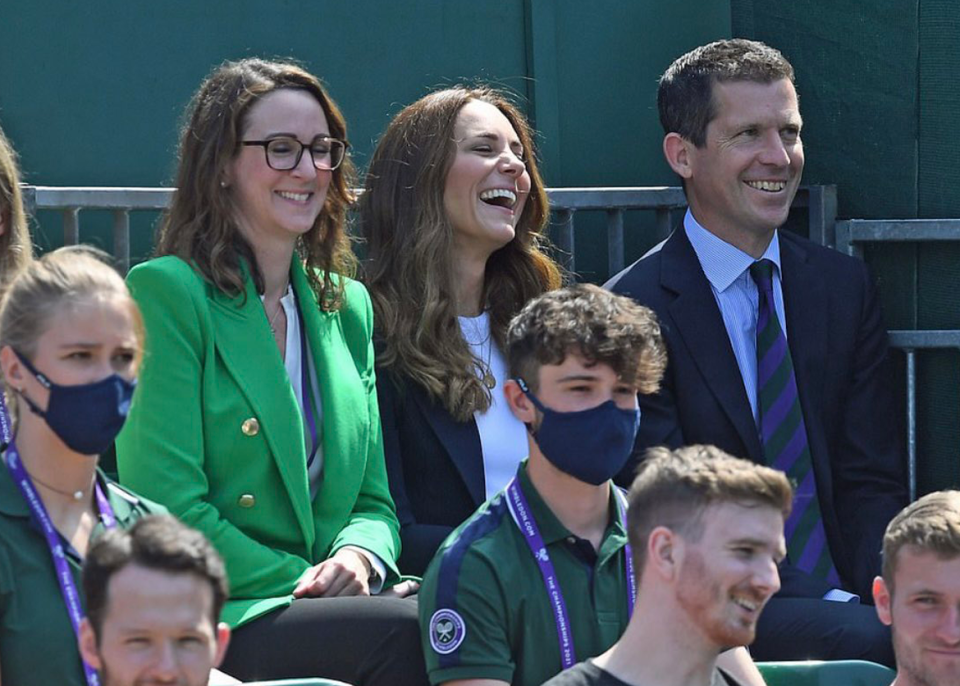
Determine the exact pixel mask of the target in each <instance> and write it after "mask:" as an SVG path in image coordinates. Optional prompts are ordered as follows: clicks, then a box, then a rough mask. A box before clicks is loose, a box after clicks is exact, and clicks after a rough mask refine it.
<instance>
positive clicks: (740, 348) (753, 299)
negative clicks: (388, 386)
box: [683, 210, 787, 425]
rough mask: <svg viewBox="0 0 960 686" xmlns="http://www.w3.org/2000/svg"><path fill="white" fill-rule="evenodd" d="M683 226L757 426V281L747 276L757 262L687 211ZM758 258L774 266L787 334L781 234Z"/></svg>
mask: <svg viewBox="0 0 960 686" xmlns="http://www.w3.org/2000/svg"><path fill="white" fill-rule="evenodd" d="M683 228H684V230H685V231H686V232H687V238H689V239H690V245H692V246H693V251H694V252H695V253H696V254H697V259H698V260H700V267H701V268H702V269H703V273H704V275H706V277H707V281H709V282H710V290H711V291H713V297H714V299H716V301H717V307H719V308H720V314H721V315H722V316H723V324H724V326H726V327H727V337H728V338H729V339H730V345H731V347H732V348H733V356H734V357H735V358H737V365H738V366H739V367H740V377H741V378H742V379H743V388H744V390H745V391H746V392H747V400H749V401H750V409H751V410H753V419H754V422H755V423H757V424H758V425H759V417H760V415H759V408H758V407H757V311H758V308H759V301H760V294H759V291H758V290H757V284H756V283H754V281H753V279H752V278H751V277H750V265H751V264H753V263H754V262H756V261H757V260H754V259H753V258H752V257H751V256H750V255H748V254H747V253H745V252H743V251H742V250H741V249H740V248H737V247H736V246H733V245H731V244H730V243H727V242H726V241H724V240H723V239H721V238H718V237H717V236H715V235H714V234H712V233H710V232H709V231H707V230H706V229H705V228H703V227H702V226H701V225H700V224H699V223H698V222H697V220H696V219H695V218H694V216H693V213H692V212H690V210H687V215H686V216H685V217H684V218H683ZM760 259H764V260H770V261H771V262H773V264H774V265H776V269H774V271H773V303H774V306H775V307H776V308H777V317H779V319H780V326H781V327H783V333H784V335H787V320H786V318H785V317H784V314H783V287H782V286H781V285H780V235H779V234H778V233H777V232H776V231H774V232H773V240H771V241H770V245H768V246H767V249H766V251H765V252H764V253H763V256H762V257H761V258H760Z"/></svg>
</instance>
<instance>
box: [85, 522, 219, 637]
mask: <svg viewBox="0 0 960 686" xmlns="http://www.w3.org/2000/svg"><path fill="white" fill-rule="evenodd" d="M127 565H139V566H141V567H145V568H147V569H152V570H157V571H162V572H170V573H172V574H193V575H195V576H198V577H200V578H201V579H204V580H205V581H207V582H209V584H210V588H211V590H212V591H213V607H212V611H211V620H212V621H213V625H214V626H216V625H217V622H219V621H220V611H221V610H222V609H223V605H224V603H225V602H226V601H227V596H228V594H229V588H228V585H227V571H226V568H225V566H224V564H223V558H221V557H220V555H219V553H217V551H216V550H215V549H214V547H213V545H212V544H211V543H210V541H208V540H207V538H206V537H205V536H204V535H203V534H202V533H200V532H199V531H197V530H196V529H191V528H190V527H189V526H187V525H186V524H183V523H182V522H180V520H178V519H176V518H175V517H172V516H170V515H151V516H148V517H144V518H143V519H140V520H138V521H137V522H136V523H135V524H134V525H133V526H132V527H130V529H128V530H124V529H120V528H115V529H111V530H109V531H107V532H105V533H104V534H103V535H102V536H100V537H99V538H97V539H96V540H95V541H94V542H93V543H92V544H91V546H90V549H89V550H88V551H87V557H86V559H85V560H84V562H83V593H84V595H85V597H86V603H87V618H88V619H89V620H90V624H91V626H92V627H93V631H94V633H95V634H96V635H97V637H98V640H99V636H100V630H101V628H102V627H103V618H104V615H105V614H106V611H107V600H108V595H109V586H110V579H111V578H112V577H113V575H114V574H116V573H117V572H119V571H120V570H122V569H123V568H124V567H126V566H127Z"/></svg>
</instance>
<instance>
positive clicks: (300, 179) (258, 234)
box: [225, 88, 333, 247]
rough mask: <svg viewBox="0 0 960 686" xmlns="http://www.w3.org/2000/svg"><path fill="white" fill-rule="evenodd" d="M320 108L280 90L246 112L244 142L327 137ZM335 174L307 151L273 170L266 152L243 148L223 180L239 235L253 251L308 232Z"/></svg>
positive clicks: (299, 94) (292, 91) (298, 94)
mask: <svg viewBox="0 0 960 686" xmlns="http://www.w3.org/2000/svg"><path fill="white" fill-rule="evenodd" d="M329 135H330V127H329V126H328V125H327V118H326V116H325V115H324V113H323V108H322V107H321V106H320V103H319V102H317V100H316V98H314V97H313V96H312V95H310V94H309V93H307V92H306V91H302V90H297V89H293V88H281V89H278V90H275V91H272V92H271V93H268V94H267V95H265V96H264V97H263V98H261V99H260V100H259V101H258V102H257V103H256V104H255V105H253V106H252V107H251V108H250V111H249V113H248V114H247V117H246V122H245V126H244V132H243V140H245V141H267V140H272V139H274V138H295V139H297V140H299V141H300V142H302V143H306V144H310V143H311V142H312V141H314V140H315V139H316V138H318V137H321V136H329ZM332 175H333V172H330V171H321V170H318V169H316V168H315V167H314V165H313V160H312V157H311V155H310V153H309V151H305V152H304V153H303V156H302V157H301V158H300V162H299V164H297V166H296V167H294V168H293V169H290V170H288V171H277V170H275V169H271V168H270V166H269V165H268V164H267V160H266V156H265V154H264V149H263V148H262V147H255V146H250V147H247V146H242V147H241V148H240V151H239V152H238V153H237V157H236V159H235V160H234V161H233V163H232V164H231V166H230V169H229V170H228V172H227V178H226V179H225V181H226V182H227V184H228V186H229V187H230V189H231V191H232V193H233V197H234V199H235V202H236V220H237V224H238V226H239V227H240V231H241V233H242V234H243V236H244V238H246V239H247V240H248V241H249V242H250V244H251V245H253V246H254V247H257V246H263V245H266V244H269V243H271V242H273V241H276V240H283V241H296V239H297V238H298V237H300V236H302V235H303V234H305V233H307V231H309V230H310V229H311V228H312V227H313V225H314V223H315V222H316V220H317V217H318V216H319V215H320V211H321V210H322V209H323V203H324V201H325V200H326V197H327V188H328V187H329V186H330V180H331V178H332Z"/></svg>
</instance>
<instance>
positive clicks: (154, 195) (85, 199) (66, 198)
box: [22, 186, 173, 274]
mask: <svg viewBox="0 0 960 686" xmlns="http://www.w3.org/2000/svg"><path fill="white" fill-rule="evenodd" d="M22 190H23V201H24V204H25V205H26V208H27V212H29V213H30V214H35V213H36V211H37V210H58V211H60V213H61V215H62V217H63V244H64V245H76V244H77V243H79V242H80V212H81V211H83V210H111V211H112V213H113V256H114V258H115V259H116V260H117V268H118V269H119V270H120V273H121V274H126V273H127V271H128V270H129V269H130V212H133V211H138V210H139V211H143V210H153V211H157V210H163V209H165V208H166V207H167V205H169V204H170V199H171V198H172V197H173V189H172V188H84V187H51V186H23V188H22Z"/></svg>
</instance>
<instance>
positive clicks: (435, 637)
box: [430, 609, 467, 655]
mask: <svg viewBox="0 0 960 686" xmlns="http://www.w3.org/2000/svg"><path fill="white" fill-rule="evenodd" d="M466 635H467V627H466V624H464V623H463V617H461V616H460V615H459V614H457V613H456V612H455V611H453V610H446V609H444V610H437V611H436V612H434V613H433V617H431V618H430V645H431V646H433V649H434V650H435V651H436V652H438V653H440V654H441V655H449V654H450V653H452V652H453V651H454V650H456V649H457V648H459V647H460V644H461V643H463V639H464V637H466Z"/></svg>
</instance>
